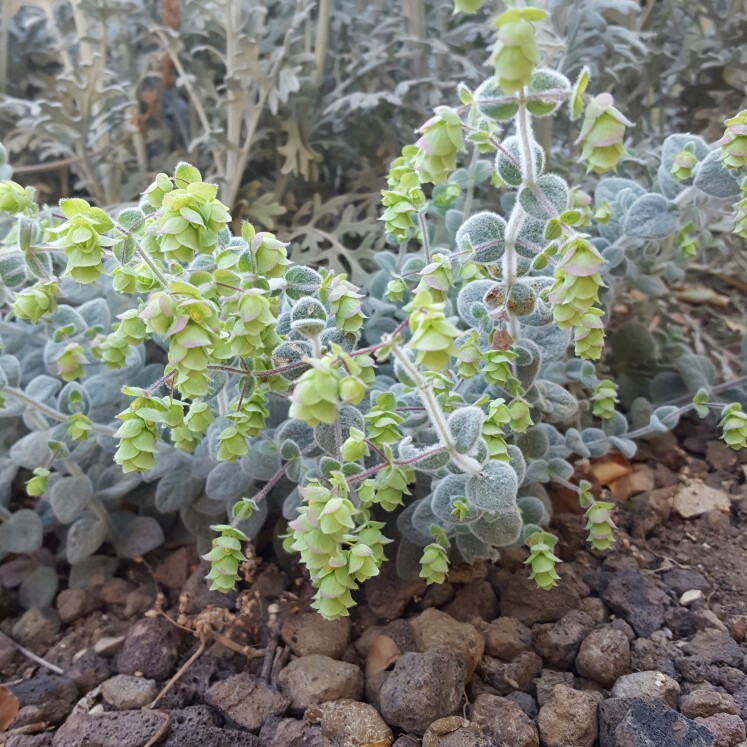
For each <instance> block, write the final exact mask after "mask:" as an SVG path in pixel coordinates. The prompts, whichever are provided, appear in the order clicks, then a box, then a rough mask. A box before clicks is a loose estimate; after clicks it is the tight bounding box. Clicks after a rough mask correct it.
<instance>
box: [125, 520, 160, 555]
mask: <svg viewBox="0 0 747 747" xmlns="http://www.w3.org/2000/svg"><path fill="white" fill-rule="evenodd" d="M163 542H164V536H163V530H162V529H161V525H160V524H159V523H158V522H157V521H156V520H155V519H154V518H153V517H152V516H134V517H133V518H132V521H130V522H129V523H128V524H127V526H126V528H125V529H124V531H122V532H121V533H120V535H119V537H118V538H117V542H116V544H115V547H116V549H117V555H119V556H120V557H121V558H138V557H142V556H143V555H146V554H147V553H149V552H150V551H151V550H155V549H156V548H157V547H160V546H161V545H162V544H163Z"/></svg>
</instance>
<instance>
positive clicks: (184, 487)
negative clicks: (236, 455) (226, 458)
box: [156, 462, 228, 514]
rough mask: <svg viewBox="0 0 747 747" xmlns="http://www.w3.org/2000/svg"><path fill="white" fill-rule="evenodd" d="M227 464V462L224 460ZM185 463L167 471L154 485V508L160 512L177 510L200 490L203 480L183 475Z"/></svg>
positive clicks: (189, 501) (191, 499) (195, 496)
mask: <svg viewBox="0 0 747 747" xmlns="http://www.w3.org/2000/svg"><path fill="white" fill-rule="evenodd" d="M225 464H228V462H225ZM186 469H187V466H186V464H184V463H183V464H180V466H179V468H178V469H172V470H170V471H169V472H167V473H166V474H165V475H164V476H163V477H162V478H161V479H160V480H159V481H158V486H157V487H156V508H157V509H158V511H159V512H160V513H162V514H168V513H171V512H172V511H178V510H179V509H180V508H181V507H182V505H189V504H190V503H192V501H193V500H195V498H197V496H198V495H199V494H200V492H201V491H202V486H203V482H202V480H197V479H195V478H193V477H188V476H186V475H185V470H186Z"/></svg>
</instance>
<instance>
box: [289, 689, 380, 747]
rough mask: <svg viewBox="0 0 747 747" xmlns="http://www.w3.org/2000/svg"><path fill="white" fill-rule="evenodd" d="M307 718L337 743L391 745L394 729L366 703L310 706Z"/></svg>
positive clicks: (355, 745) (354, 746)
mask: <svg viewBox="0 0 747 747" xmlns="http://www.w3.org/2000/svg"><path fill="white" fill-rule="evenodd" d="M304 718H305V719H306V720H307V721H309V722H311V723H318V724H319V725H320V726H321V727H322V734H324V736H325V737H328V738H329V739H331V740H332V741H333V742H335V744H346V745H348V744H349V745H351V747H359V746H360V745H373V744H381V745H387V744H391V742H392V741H393V735H392V730H391V729H390V728H389V727H388V726H387V725H386V724H385V723H384V720H383V719H382V718H381V716H380V715H379V712H378V711H377V710H376V709H375V708H374V707H373V706H370V705H368V704H367V703H358V702H356V701H354V700H336V701H332V702H328V703H321V704H320V705H318V706H311V707H310V708H308V709H307V710H306V713H305V714H304Z"/></svg>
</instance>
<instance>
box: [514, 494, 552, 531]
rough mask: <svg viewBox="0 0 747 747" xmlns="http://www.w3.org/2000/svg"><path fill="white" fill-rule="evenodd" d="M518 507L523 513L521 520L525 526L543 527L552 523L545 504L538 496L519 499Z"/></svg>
mask: <svg viewBox="0 0 747 747" xmlns="http://www.w3.org/2000/svg"><path fill="white" fill-rule="evenodd" d="M516 505H517V506H518V507H519V511H521V518H522V521H523V522H524V524H537V525H540V526H541V525H543V524H547V523H549V521H550V515H549V514H548V513H547V509H546V508H545V504H544V503H543V502H542V501H541V500H540V499H539V498H537V497H536V496H533V495H527V496H524V497H523V498H519V500H518V501H516Z"/></svg>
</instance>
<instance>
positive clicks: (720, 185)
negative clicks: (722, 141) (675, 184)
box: [693, 150, 740, 198]
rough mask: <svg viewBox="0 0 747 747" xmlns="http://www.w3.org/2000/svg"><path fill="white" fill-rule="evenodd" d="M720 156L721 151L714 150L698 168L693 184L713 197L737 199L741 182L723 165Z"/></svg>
mask: <svg viewBox="0 0 747 747" xmlns="http://www.w3.org/2000/svg"><path fill="white" fill-rule="evenodd" d="M719 154H720V151H718V150H712V151H711V152H710V153H709V154H708V155H707V156H706V157H705V159H704V160H703V161H702V162H701V163H700V165H699V166H697V167H696V172H695V181H694V182H693V184H694V185H695V187H696V188H697V189H699V190H700V191H701V192H705V194H707V195H710V196H711V197H721V198H726V197H736V196H737V195H738V194H739V191H740V186H739V180H738V179H737V178H735V176H734V174H733V173H732V172H731V170H730V169H727V168H724V167H723V166H722V165H721V160H720V155H719Z"/></svg>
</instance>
